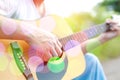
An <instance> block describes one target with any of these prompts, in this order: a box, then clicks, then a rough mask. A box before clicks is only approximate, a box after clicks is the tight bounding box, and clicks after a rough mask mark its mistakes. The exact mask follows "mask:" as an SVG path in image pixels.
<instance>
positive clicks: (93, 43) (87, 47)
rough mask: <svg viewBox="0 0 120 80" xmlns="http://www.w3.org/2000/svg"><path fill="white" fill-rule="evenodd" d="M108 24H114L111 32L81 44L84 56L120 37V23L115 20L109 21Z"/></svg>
mask: <svg viewBox="0 0 120 80" xmlns="http://www.w3.org/2000/svg"><path fill="white" fill-rule="evenodd" d="M106 23H110V24H112V27H111V28H110V30H109V31H107V32H104V33H102V34H100V35H99V36H98V37H96V38H93V39H90V40H87V41H85V42H83V43H82V44H81V47H82V51H83V53H84V54H85V53H87V52H89V51H91V50H93V49H95V48H96V47H98V46H100V45H102V44H104V43H105V42H107V41H109V40H111V39H113V38H115V37H116V36H118V35H120V27H119V22H117V21H115V20H107V21H106Z"/></svg>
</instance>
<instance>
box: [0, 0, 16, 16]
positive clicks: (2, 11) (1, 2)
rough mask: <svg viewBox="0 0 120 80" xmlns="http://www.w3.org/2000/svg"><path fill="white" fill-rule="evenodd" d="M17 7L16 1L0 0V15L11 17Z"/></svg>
mask: <svg viewBox="0 0 120 80" xmlns="http://www.w3.org/2000/svg"><path fill="white" fill-rule="evenodd" d="M17 7H18V0H0V15H3V16H6V17H11V16H12V15H13V14H14V13H15V11H16V10H17Z"/></svg>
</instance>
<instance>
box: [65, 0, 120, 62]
mask: <svg viewBox="0 0 120 80" xmlns="http://www.w3.org/2000/svg"><path fill="white" fill-rule="evenodd" d="M118 12H120V0H104V1H103V2H102V3H100V4H99V5H96V6H95V8H94V15H92V14H91V13H88V12H82V13H74V14H72V15H71V16H69V17H68V18H65V20H66V21H67V22H68V24H69V25H70V27H71V29H72V30H73V31H74V32H78V31H82V30H83V29H85V28H87V27H89V26H91V25H96V24H101V23H104V22H105V20H106V19H107V18H110V17H111V16H112V15H114V14H118ZM119 41H120V37H117V38H115V39H113V40H111V41H109V42H107V43H105V44H103V45H101V46H99V47H97V48H96V49H94V50H92V51H91V52H92V53H94V54H95V55H97V56H98V57H99V58H100V59H101V60H105V59H110V58H114V57H117V56H120V49H119V48H120V45H119Z"/></svg>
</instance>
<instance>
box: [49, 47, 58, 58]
mask: <svg viewBox="0 0 120 80" xmlns="http://www.w3.org/2000/svg"><path fill="white" fill-rule="evenodd" d="M50 53H51V55H52V56H53V57H54V56H58V54H57V51H56V50H55V48H54V47H53V46H52V47H51V50H50Z"/></svg>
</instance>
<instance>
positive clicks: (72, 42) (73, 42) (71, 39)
mask: <svg viewBox="0 0 120 80" xmlns="http://www.w3.org/2000/svg"><path fill="white" fill-rule="evenodd" d="M108 28H109V25H107V24H106V23H103V24H99V25H95V26H93V27H90V28H88V29H86V30H84V31H81V32H77V33H74V34H71V35H69V36H66V37H63V38H60V39H59V41H60V42H61V44H62V45H63V50H68V49H70V48H73V47H74V46H77V45H79V44H80V43H82V42H84V41H86V40H88V39H90V38H93V37H95V36H97V35H99V34H101V33H103V32H105V31H107V30H108Z"/></svg>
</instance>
